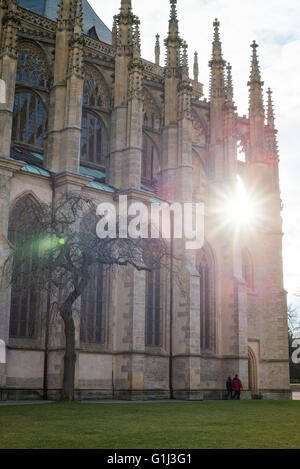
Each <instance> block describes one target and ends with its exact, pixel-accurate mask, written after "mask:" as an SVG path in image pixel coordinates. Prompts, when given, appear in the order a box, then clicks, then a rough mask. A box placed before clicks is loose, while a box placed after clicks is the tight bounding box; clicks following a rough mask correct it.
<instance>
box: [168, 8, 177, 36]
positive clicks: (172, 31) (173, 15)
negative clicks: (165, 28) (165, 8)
mask: <svg viewBox="0 0 300 469" xmlns="http://www.w3.org/2000/svg"><path fill="white" fill-rule="evenodd" d="M170 5H171V11H170V20H169V37H171V38H172V39H175V38H177V37H178V34H179V30H178V19H177V9H176V5H177V0H170Z"/></svg>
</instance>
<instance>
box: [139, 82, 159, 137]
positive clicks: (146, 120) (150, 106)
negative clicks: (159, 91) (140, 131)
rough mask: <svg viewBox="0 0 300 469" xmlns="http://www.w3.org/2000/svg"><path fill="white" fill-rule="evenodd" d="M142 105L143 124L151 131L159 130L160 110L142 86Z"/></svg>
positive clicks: (152, 97)
mask: <svg viewBox="0 0 300 469" xmlns="http://www.w3.org/2000/svg"><path fill="white" fill-rule="evenodd" d="M143 95H144V106H143V112H144V117H143V126H144V127H146V128H149V129H150V130H151V131H160V127H161V110H160V108H159V106H158V104H157V102H156V100H155V98H154V96H153V94H152V92H151V91H150V90H149V89H148V88H144V90H143Z"/></svg>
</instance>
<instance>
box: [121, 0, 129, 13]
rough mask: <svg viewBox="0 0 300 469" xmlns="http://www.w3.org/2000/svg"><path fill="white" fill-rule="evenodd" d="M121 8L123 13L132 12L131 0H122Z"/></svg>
mask: <svg viewBox="0 0 300 469" xmlns="http://www.w3.org/2000/svg"><path fill="white" fill-rule="evenodd" d="M120 10H121V13H122V14H129V13H131V0H121V8H120Z"/></svg>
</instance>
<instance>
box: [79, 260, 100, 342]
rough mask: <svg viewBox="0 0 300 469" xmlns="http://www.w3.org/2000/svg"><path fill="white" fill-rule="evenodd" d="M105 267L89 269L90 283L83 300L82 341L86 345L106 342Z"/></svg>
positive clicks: (91, 267) (94, 266)
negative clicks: (104, 313) (104, 311)
mask: <svg viewBox="0 0 300 469" xmlns="http://www.w3.org/2000/svg"><path fill="white" fill-rule="evenodd" d="M103 269H104V268H103V265H102V264H94V265H92V266H90V268H89V275H90V281H89V284H88V286H87V287H86V289H85V290H84V292H83V294H82V298H81V327H80V340H81V342H84V343H86V344H93V343H96V344H102V343H103V342H104V318H103V280H104V275H103V273H104V272H103Z"/></svg>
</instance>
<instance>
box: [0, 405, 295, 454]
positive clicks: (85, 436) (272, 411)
mask: <svg viewBox="0 0 300 469" xmlns="http://www.w3.org/2000/svg"><path fill="white" fill-rule="evenodd" d="M0 448H7V449H8V448H68V449H69V448H78V449H81V448H99V449H106V448H108V449H132V448H137V449H142V448H144V449H148V448H149V449H174V448H178V449H185V448H187V449H188V448H219V449H222V448H300V401H240V402H237V401H232V402H230V401H220V402H212V401H211V402H186V403H180V402H178V403H168V402H166V403H150V404H149V403H145V404H143V403H135V404H79V403H71V404H64V403H55V404H45V405H26V406H7V407H6V406H3V407H1V406H0Z"/></svg>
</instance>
